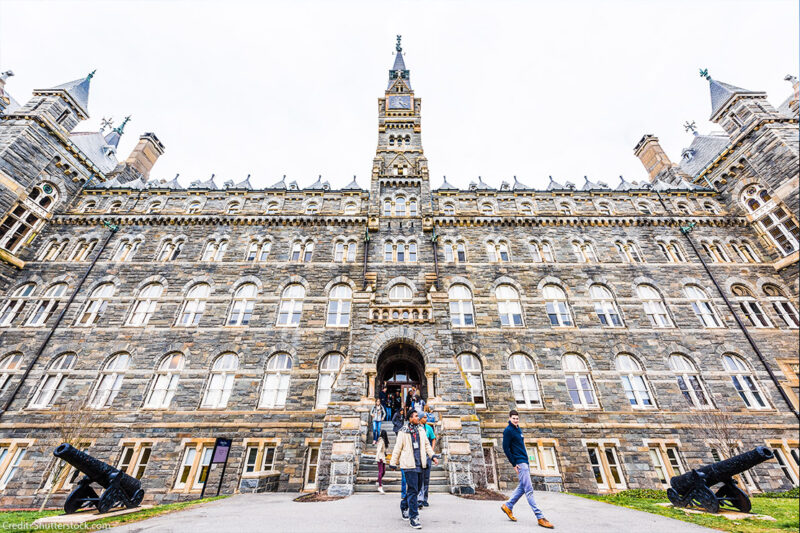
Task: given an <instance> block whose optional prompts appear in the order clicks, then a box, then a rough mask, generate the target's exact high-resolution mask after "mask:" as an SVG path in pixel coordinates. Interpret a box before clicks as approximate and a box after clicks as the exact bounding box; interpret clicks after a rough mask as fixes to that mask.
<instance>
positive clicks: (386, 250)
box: [383, 242, 394, 263]
mask: <svg viewBox="0 0 800 533" xmlns="http://www.w3.org/2000/svg"><path fill="white" fill-rule="evenodd" d="M383 260H384V261H385V262H387V263H391V262H392V261H393V260H394V248H393V247H392V243H390V242H387V243H385V244H384V245H383Z"/></svg>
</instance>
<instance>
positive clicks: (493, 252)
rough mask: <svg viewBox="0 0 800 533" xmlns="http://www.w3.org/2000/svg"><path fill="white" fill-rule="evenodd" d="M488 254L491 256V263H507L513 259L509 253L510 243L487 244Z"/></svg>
mask: <svg viewBox="0 0 800 533" xmlns="http://www.w3.org/2000/svg"><path fill="white" fill-rule="evenodd" d="M486 253H487V254H488V255H489V261H490V262H492V263H496V262H500V263H507V262H508V261H510V260H511V257H510V255H509V253H508V243H506V242H505V241H498V242H493V241H489V242H487V243H486Z"/></svg>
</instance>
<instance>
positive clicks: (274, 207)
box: [267, 202, 281, 215]
mask: <svg viewBox="0 0 800 533" xmlns="http://www.w3.org/2000/svg"><path fill="white" fill-rule="evenodd" d="M280 208H281V206H280V204H279V203H278V202H270V203H268V204H267V214H268V215H277V214H278V211H279V210H280Z"/></svg>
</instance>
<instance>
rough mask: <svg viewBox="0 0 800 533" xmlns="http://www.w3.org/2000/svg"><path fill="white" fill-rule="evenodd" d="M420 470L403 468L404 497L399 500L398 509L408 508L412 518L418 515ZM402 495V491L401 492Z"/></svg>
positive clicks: (420, 483) (420, 484)
mask: <svg viewBox="0 0 800 533" xmlns="http://www.w3.org/2000/svg"><path fill="white" fill-rule="evenodd" d="M423 470H424V469H423ZM422 475H423V473H422V472H417V471H416V470H403V479H404V480H405V486H406V491H405V497H404V498H402V499H401V500H400V510H401V511H405V510H406V509H408V516H409V517H410V518H411V519H412V520H414V519H416V518H417V517H418V516H419V502H418V501H417V498H418V497H419V489H420V487H421V486H422ZM401 495H402V493H401Z"/></svg>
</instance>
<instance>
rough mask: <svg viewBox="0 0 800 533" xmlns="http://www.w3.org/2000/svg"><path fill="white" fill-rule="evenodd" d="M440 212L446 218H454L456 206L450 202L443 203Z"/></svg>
mask: <svg viewBox="0 0 800 533" xmlns="http://www.w3.org/2000/svg"><path fill="white" fill-rule="evenodd" d="M442 212H443V213H444V214H445V215H446V216H454V215H455V214H456V206H455V204H453V203H452V202H445V204H444V207H443V208H442Z"/></svg>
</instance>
